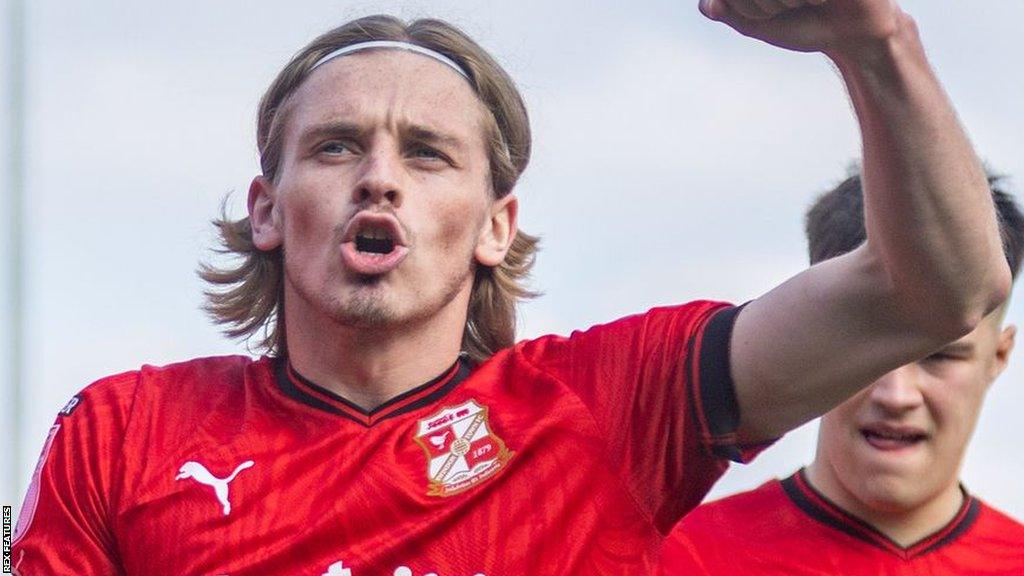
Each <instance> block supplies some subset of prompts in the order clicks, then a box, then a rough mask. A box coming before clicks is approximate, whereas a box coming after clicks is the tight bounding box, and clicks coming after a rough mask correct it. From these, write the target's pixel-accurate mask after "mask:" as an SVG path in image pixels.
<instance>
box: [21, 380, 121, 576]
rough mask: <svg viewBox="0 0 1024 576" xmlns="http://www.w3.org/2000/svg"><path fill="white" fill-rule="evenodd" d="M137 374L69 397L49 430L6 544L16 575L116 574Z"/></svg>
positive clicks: (107, 381) (118, 572)
mask: <svg viewBox="0 0 1024 576" xmlns="http://www.w3.org/2000/svg"><path fill="white" fill-rule="evenodd" d="M136 382H137V375H136V374H124V375H120V376H114V377H110V378H107V379H105V380H101V381H99V382H97V383H95V384H93V385H91V386H89V387H88V388H86V389H85V390H83V391H82V392H80V393H79V394H78V395H76V396H74V397H73V398H72V399H71V401H69V402H68V404H67V405H66V406H65V407H64V408H63V409H62V410H61V411H60V413H59V414H58V416H57V419H56V421H55V422H54V424H53V426H52V427H51V428H50V431H49V434H48V435H47V438H46V442H45V443H44V445H43V450H42V454H41V455H40V457H39V462H38V464H37V465H36V468H35V471H34V473H33V475H32V481H31V484H30V486H29V489H28V492H27V494H26V496H25V501H24V503H23V504H22V507H21V513H20V514H19V517H18V523H17V526H16V528H15V534H14V539H13V541H12V546H11V565H12V568H13V571H14V573H15V574H19V575H20V576H37V575H49V574H122V573H123V570H121V569H120V568H119V562H118V559H117V552H116V550H117V546H116V544H115V542H114V538H113V530H112V526H111V518H112V516H113V512H112V509H113V499H114V491H115V489H116V486H117V485H118V474H119V469H120V465H121V464H120V454H121V445H122V442H123V438H124V430H125V429H126V425H127V419H128V415H129V412H130V407H131V398H132V395H133V393H134V388H135V384H136Z"/></svg>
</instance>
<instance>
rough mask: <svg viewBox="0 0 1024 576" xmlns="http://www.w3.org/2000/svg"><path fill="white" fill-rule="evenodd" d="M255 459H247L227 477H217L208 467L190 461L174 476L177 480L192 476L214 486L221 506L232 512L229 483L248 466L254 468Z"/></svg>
mask: <svg viewBox="0 0 1024 576" xmlns="http://www.w3.org/2000/svg"><path fill="white" fill-rule="evenodd" d="M252 466H253V461H252V460H246V461H245V462H242V463H241V464H239V465H238V467H237V468H235V471H234V472H232V473H231V475H230V476H228V477H227V478H217V477H216V476H214V475H213V474H210V471H209V470H207V469H206V466H203V465H202V464H200V463H199V462H195V461H192V460H190V461H188V462H185V463H184V464H182V465H181V468H179V469H178V475H177V476H175V477H174V479H175V480H184V479H186V478H191V479H193V480H195V481H196V482H199V483H200V484H206V485H207V486H209V487H211V488H213V493H214V494H215V495H216V496H217V500H218V501H220V503H221V506H222V507H223V509H224V515H225V516H227V515H228V514H231V502H230V501H229V500H228V483H229V482H231V481H232V480H234V479H235V476H238V473H239V472H241V471H242V470H245V469H246V468H252Z"/></svg>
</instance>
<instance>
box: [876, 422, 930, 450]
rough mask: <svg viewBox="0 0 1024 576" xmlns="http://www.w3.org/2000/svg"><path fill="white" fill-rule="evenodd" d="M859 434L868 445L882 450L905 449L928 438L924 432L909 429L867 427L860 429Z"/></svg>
mask: <svg viewBox="0 0 1024 576" xmlns="http://www.w3.org/2000/svg"><path fill="white" fill-rule="evenodd" d="M860 433H861V435H863V436H864V439H865V440H867V442H868V444H870V445H872V446H874V447H875V448H879V449H882V450H894V449H899V448H906V447H909V446H913V445H915V444H918V443H920V442H923V441H924V440H926V439H927V438H928V435H927V434H925V433H924V432H921V431H920V430H916V429H911V428H890V427H883V426H869V427H866V428H861V430H860Z"/></svg>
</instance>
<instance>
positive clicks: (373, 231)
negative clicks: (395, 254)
mask: <svg viewBox="0 0 1024 576" xmlns="http://www.w3.org/2000/svg"><path fill="white" fill-rule="evenodd" d="M358 236H361V237H363V238H371V239H374V240H388V239H390V238H391V234H390V233H389V232H388V231H387V230H386V229H384V228H376V227H368V228H364V229H363V230H360V231H359V234H358Z"/></svg>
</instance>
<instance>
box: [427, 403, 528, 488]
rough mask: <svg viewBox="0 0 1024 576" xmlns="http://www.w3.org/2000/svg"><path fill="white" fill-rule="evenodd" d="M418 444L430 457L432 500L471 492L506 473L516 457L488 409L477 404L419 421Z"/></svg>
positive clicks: (429, 475)
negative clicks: (495, 427)
mask: <svg viewBox="0 0 1024 576" xmlns="http://www.w3.org/2000/svg"><path fill="white" fill-rule="evenodd" d="M416 443H417V444H419V445H420V446H421V447H422V448H423V450H424V451H425V452H426V454H427V477H428V478H429V479H430V485H429V488H428V490H427V494H428V495H430V496H451V495H453V494H458V493H459V492H462V491H464V490H467V489H469V488H472V487H473V486H476V485H477V484H479V483H480V482H483V481H484V480H487V479H488V478H490V477H492V476H494V475H495V474H497V473H498V472H499V471H501V470H502V469H504V468H505V465H506V464H507V463H508V461H509V459H511V458H512V456H513V455H514V454H515V453H514V452H511V451H509V449H508V448H506V447H505V443H504V442H503V441H502V440H501V438H498V437H497V436H496V435H495V434H494V431H493V430H492V429H491V427H490V423H489V422H488V421H487V408H486V407H484V406H481V405H479V404H477V403H476V401H475V400H470V401H469V402H466V403H465V404H462V405H460V406H456V407H454V408H443V409H442V410H441V411H439V412H436V413H434V414H433V415H431V416H429V417H427V418H424V419H422V420H420V421H419V423H418V424H417V433H416Z"/></svg>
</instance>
